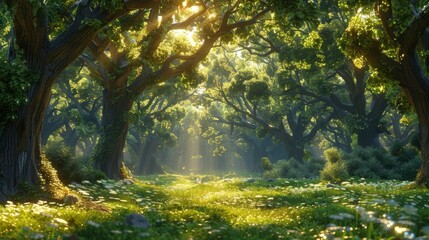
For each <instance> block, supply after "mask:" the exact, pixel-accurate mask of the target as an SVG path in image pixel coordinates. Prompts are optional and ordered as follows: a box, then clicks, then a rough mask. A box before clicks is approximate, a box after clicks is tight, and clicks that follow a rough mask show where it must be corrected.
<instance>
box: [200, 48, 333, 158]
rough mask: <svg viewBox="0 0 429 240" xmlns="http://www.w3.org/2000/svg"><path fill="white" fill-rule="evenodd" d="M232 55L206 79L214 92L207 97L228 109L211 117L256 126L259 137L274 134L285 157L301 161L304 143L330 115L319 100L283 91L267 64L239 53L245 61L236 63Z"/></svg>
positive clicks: (235, 123)
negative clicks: (281, 146) (222, 113)
mask: <svg viewBox="0 0 429 240" xmlns="http://www.w3.org/2000/svg"><path fill="white" fill-rule="evenodd" d="M233 55H234V54H230V55H229V56H228V61H229V62H230V66H228V65H226V66H225V65H224V66H222V65H220V64H217V65H218V66H217V68H219V69H217V70H216V72H218V73H219V74H218V75H216V76H212V78H214V80H211V81H210V82H212V84H213V88H215V91H212V92H211V94H209V95H207V99H208V100H210V101H214V102H219V103H222V104H225V106H226V108H227V109H228V110H226V111H225V112H227V113H226V114H225V116H221V115H215V117H216V118H218V119H219V120H222V121H224V122H227V123H229V124H230V125H232V126H235V127H245V128H249V129H252V128H253V129H256V131H257V132H258V136H259V137H264V136H265V135H270V136H272V137H274V138H275V139H276V140H277V141H279V142H281V143H282V144H283V146H284V148H285V149H286V152H287V153H288V157H289V158H292V157H293V158H295V159H296V160H298V161H302V160H303V159H304V156H305V147H306V145H307V144H308V143H310V142H311V141H312V140H313V139H314V137H315V136H316V134H317V133H318V131H319V130H320V129H322V128H324V127H325V126H326V125H327V124H328V122H329V121H330V120H331V119H332V118H333V114H331V111H329V109H327V106H326V104H324V103H323V102H322V101H319V100H317V99H314V98H312V97H308V96H305V95H302V94H299V93H297V94H283V92H284V91H283V88H284V85H282V84H279V82H278V81H276V80H277V79H278V75H277V74H279V73H278V72H276V71H268V70H266V68H269V67H272V66H271V65H270V63H268V64H259V65H258V64H257V63H255V62H253V60H251V58H250V56H249V58H247V59H246V58H244V57H243V56H242V58H244V59H245V60H242V62H241V64H242V65H241V66H240V63H239V60H238V59H239V57H236V58H234V57H233ZM234 61H237V62H234ZM244 65H246V67H244ZM265 67H266V68H265ZM227 69H230V70H227ZM235 69H237V70H235ZM267 72H268V73H269V72H271V73H272V75H269V74H266V73H267ZM316 112H317V113H318V114H316ZM320 113H326V114H320Z"/></svg>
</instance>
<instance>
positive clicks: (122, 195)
mask: <svg viewBox="0 0 429 240" xmlns="http://www.w3.org/2000/svg"><path fill="white" fill-rule="evenodd" d="M407 184H408V182H400V181H384V182H371V181H367V180H365V179H352V180H351V181H350V182H344V183H343V184H340V185H334V184H321V183H319V181H318V180H294V179H276V180H275V181H272V182H268V181H266V180H264V179H259V178H254V179H248V178H241V177H234V178H223V177H221V176H200V175H198V176H197V175H193V176H180V175H165V176H150V177H139V178H138V179H136V180H134V184H128V183H126V182H123V181H110V180H99V181H97V182H95V183H90V182H87V181H84V182H82V183H81V184H76V183H74V184H71V185H69V188H71V189H73V190H74V191H76V192H79V193H80V195H81V197H82V198H84V199H87V200H91V201H92V203H93V204H94V205H95V206H93V207H91V206H86V207H85V206H79V205H74V206H66V205H64V204H59V203H54V202H46V201H39V202H37V203H13V202H9V203H8V204H6V205H5V206H3V207H0V212H1V218H0V235H1V236H2V237H5V238H18V239H19V238H21V239H22V238H24V239H58V238H60V239H62V238H67V237H84V238H86V239H191V238H192V239H290V238H297V239H334V238H336V237H338V238H340V239H341V238H342V239H354V238H355V237H359V238H368V239H369V238H371V239H378V238H389V237H398V238H400V239H417V237H420V239H425V237H426V238H427V237H429V230H428V229H429V224H428V219H429V205H428V202H429V201H428V200H429V192H428V190H424V189H408V190H406V189H405V188H404V186H406V185H407ZM96 206H104V207H103V208H100V207H98V208H97V207H96ZM132 213H137V214H143V215H144V216H145V217H146V218H147V220H148V222H149V227H148V228H136V227H132V226H128V225H127V224H125V218H126V216H127V215H129V214H132Z"/></svg>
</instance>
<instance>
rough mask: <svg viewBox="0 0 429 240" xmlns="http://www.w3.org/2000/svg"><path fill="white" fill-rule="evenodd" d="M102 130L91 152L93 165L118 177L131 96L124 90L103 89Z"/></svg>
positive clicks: (119, 175) (108, 174)
mask: <svg viewBox="0 0 429 240" xmlns="http://www.w3.org/2000/svg"><path fill="white" fill-rule="evenodd" d="M103 95H104V96H103V97H104V98H103V117H102V132H101V134H100V137H99V139H98V141H97V145H96V146H95V149H94V152H93V154H92V159H93V161H94V167H95V168H96V169H99V170H101V171H103V172H104V173H105V174H106V176H107V177H109V178H111V179H120V178H122V177H123V176H122V175H121V165H122V163H123V150H124V147H125V141H126V137H127V132H128V117H129V116H128V113H129V110H130V109H131V106H132V103H133V101H132V98H131V97H130V96H129V95H128V94H127V93H126V92H125V91H108V90H104V91H103Z"/></svg>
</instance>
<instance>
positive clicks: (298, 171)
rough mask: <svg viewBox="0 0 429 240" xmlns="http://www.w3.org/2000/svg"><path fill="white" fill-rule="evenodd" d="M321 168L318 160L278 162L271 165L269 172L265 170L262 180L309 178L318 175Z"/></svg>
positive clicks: (321, 164)
mask: <svg viewBox="0 0 429 240" xmlns="http://www.w3.org/2000/svg"><path fill="white" fill-rule="evenodd" d="M322 167H323V163H322V162H321V160H320V159H310V160H306V161H297V160H296V159H295V158H290V159H289V160H278V161H277V162H276V163H274V164H272V165H271V170H265V171H264V173H263V177H264V178H278V177H282V178H309V177H315V176H317V175H318V174H319V172H320V170H321V169H322Z"/></svg>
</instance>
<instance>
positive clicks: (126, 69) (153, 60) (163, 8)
mask: <svg viewBox="0 0 429 240" xmlns="http://www.w3.org/2000/svg"><path fill="white" fill-rule="evenodd" d="M188 4H190V3H188ZM242 6H243V5H242V3H241V2H240V1H237V2H235V3H234V4H227V3H222V4H220V5H218V6H216V5H214V6H210V5H204V3H199V5H194V6H192V5H186V6H184V5H162V4H161V3H159V5H157V6H156V7H154V8H153V9H152V10H151V11H150V13H148V16H147V18H148V19H149V20H148V22H147V25H146V27H145V29H144V30H140V31H135V35H142V36H141V37H140V38H135V39H134V38H133V37H134V36H133V34H131V35H130V34H127V35H125V39H124V40H123V41H124V42H127V43H128V44H127V45H129V46H121V45H119V44H118V41H116V42H114V41H112V40H111V39H110V38H106V39H102V38H100V37H96V38H95V39H94V42H93V43H92V44H90V45H89V49H90V51H91V53H92V55H93V56H94V57H95V59H96V60H97V62H98V63H99V64H94V62H93V61H91V59H88V57H86V56H83V59H84V60H85V61H86V63H87V66H88V68H90V70H91V72H92V73H93V75H94V76H96V77H97V79H98V80H99V81H100V82H101V84H102V86H103V88H104V91H103V94H104V96H103V114H102V132H101V134H100V138H99V140H98V142H97V145H96V147H95V150H94V154H93V156H92V158H93V161H94V165H95V168H97V169H100V170H102V171H103V172H104V173H106V175H107V176H108V177H110V178H114V179H115V178H121V171H120V169H121V164H122V162H123V149H124V146H125V140H126V136H127V132H128V125H129V121H128V119H127V118H128V116H127V115H128V114H129V111H130V110H131V108H132V106H133V103H134V100H135V98H136V97H137V96H139V95H140V94H142V93H143V92H144V91H145V90H147V89H148V88H150V87H152V86H154V85H157V84H160V83H163V82H165V81H167V80H168V79H170V78H173V77H176V76H180V75H182V76H181V78H177V79H179V80H182V81H185V82H186V81H192V80H193V79H194V78H195V76H193V75H194V74H195V70H194V67H196V66H197V64H198V63H199V62H200V61H202V60H203V59H204V58H205V57H206V55H207V54H208V53H209V52H210V50H211V48H212V47H213V46H214V45H215V43H217V42H218V40H219V39H220V38H221V37H223V36H225V35H228V34H233V32H234V31H235V30H236V29H238V28H244V27H246V26H249V25H252V24H254V23H255V22H256V21H258V20H259V19H260V18H262V17H263V16H264V15H265V13H267V12H268V10H269V9H268V8H267V6H264V5H262V6H257V5H255V4H253V5H252V7H253V8H256V9H254V10H252V11H250V12H246V13H244V12H243V11H242V10H240V9H241V7H242ZM195 9H197V10H196V12H192V11H195ZM216 16H219V17H216ZM144 17H145V15H144V13H141V12H137V13H135V14H133V16H132V17H131V19H126V20H124V21H123V22H121V23H120V24H121V25H122V26H121V28H120V29H121V31H124V30H125V31H128V30H129V29H128V28H131V27H133V26H132V25H130V24H129V23H130V22H136V21H137V22H138V20H139V19H144ZM184 29H198V30H199V31H200V33H198V35H199V38H198V39H190V40H189V39H188V40H189V41H191V42H193V41H196V42H200V43H199V44H195V46H192V44H191V46H190V45H185V44H183V43H181V42H179V41H177V39H178V38H179V37H178V36H177V34H178V33H177V31H179V30H184ZM130 32H131V31H128V33H130ZM179 33H180V31H179ZM187 34H188V37H189V34H193V32H192V31H190V30H189V31H188V32H187ZM182 37H186V35H183V34H182ZM133 41H136V42H138V44H137V45H135V47H137V48H138V53H137V56H134V58H133V57H132V54H133V53H132V50H130V49H129V48H127V47H132V42H133ZM133 69H134V70H136V71H133ZM184 78H188V80H186V79H184Z"/></svg>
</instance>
